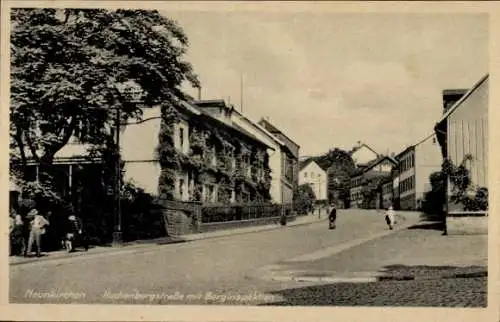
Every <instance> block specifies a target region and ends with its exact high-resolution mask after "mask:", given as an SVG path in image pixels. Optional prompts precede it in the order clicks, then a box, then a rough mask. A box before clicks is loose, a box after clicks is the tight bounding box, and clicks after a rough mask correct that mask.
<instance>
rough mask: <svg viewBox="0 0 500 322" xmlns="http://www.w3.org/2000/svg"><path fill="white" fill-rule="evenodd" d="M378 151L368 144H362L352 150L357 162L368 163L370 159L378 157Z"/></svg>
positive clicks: (352, 155) (354, 159) (353, 157)
mask: <svg viewBox="0 0 500 322" xmlns="http://www.w3.org/2000/svg"><path fill="white" fill-rule="evenodd" d="M378 156H379V155H378V153H377V152H375V151H374V150H373V149H372V148H370V147H369V146H367V145H366V144H362V145H360V146H358V147H357V148H355V149H354V151H352V152H351V157H352V159H353V161H354V163H355V164H357V165H359V164H366V163H369V162H370V161H373V160H375V159H376V158H377V157H378Z"/></svg>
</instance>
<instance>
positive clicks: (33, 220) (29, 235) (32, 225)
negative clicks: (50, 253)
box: [9, 208, 50, 257]
mask: <svg viewBox="0 0 500 322" xmlns="http://www.w3.org/2000/svg"><path fill="white" fill-rule="evenodd" d="M49 225H50V223H49V221H48V220H47V219H46V218H45V217H44V216H43V215H42V214H40V213H39V212H38V210H36V209H35V208H33V209H31V210H30V211H29V212H28V214H27V216H26V217H25V218H24V219H23V217H22V216H21V214H19V213H17V212H16V211H15V210H14V209H13V210H11V216H10V227H9V228H10V229H9V230H10V237H11V238H10V241H11V243H10V244H11V254H12V255H21V254H23V255H24V256H25V257H26V256H28V255H30V254H31V253H32V251H33V246H34V245H35V246H36V256H37V257H40V256H41V252H42V235H44V234H45V232H46V229H47V226H49Z"/></svg>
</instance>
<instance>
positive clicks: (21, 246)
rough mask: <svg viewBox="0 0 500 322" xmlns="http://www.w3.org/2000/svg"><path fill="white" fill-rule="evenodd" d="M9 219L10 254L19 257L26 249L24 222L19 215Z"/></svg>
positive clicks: (15, 214) (16, 214)
mask: <svg viewBox="0 0 500 322" xmlns="http://www.w3.org/2000/svg"><path fill="white" fill-rule="evenodd" d="M11 219H12V221H11V225H12V226H11V231H10V236H11V249H12V253H11V254H12V255H21V254H22V253H23V252H24V250H25V249H26V243H25V239H24V222H23V219H22V217H21V215H20V214H18V213H14V214H13V216H12V217H11Z"/></svg>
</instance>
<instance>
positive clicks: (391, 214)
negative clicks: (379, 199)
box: [385, 206, 396, 230]
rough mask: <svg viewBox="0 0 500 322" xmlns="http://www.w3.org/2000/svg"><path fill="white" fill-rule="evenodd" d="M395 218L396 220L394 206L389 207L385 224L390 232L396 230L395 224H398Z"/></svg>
mask: <svg viewBox="0 0 500 322" xmlns="http://www.w3.org/2000/svg"><path fill="white" fill-rule="evenodd" d="M395 218H396V213H395V212H394V208H392V206H389V208H388V209H387V211H386V213H385V222H386V223H387V225H388V226H389V229H390V230H392V229H393V228H394V224H395V223H396V222H395Z"/></svg>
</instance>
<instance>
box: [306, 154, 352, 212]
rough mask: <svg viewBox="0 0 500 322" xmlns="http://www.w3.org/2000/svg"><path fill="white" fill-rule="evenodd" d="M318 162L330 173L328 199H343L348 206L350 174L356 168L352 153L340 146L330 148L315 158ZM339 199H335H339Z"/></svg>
mask: <svg viewBox="0 0 500 322" xmlns="http://www.w3.org/2000/svg"><path fill="white" fill-rule="evenodd" d="M315 161H316V163H318V165H319V166H320V167H322V168H323V169H327V174H328V199H329V201H330V202H332V201H335V202H337V201H342V202H344V205H345V206H347V205H348V202H349V198H350V192H349V189H350V175H351V174H352V173H353V172H354V170H355V169H356V165H355V163H354V161H353V160H352V157H351V155H350V154H349V153H348V152H346V151H344V150H341V149H339V148H334V149H330V151H328V152H327V153H325V154H324V155H322V156H319V157H317V158H316V159H315ZM337 198H338V200H335V199H337Z"/></svg>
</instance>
